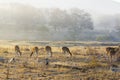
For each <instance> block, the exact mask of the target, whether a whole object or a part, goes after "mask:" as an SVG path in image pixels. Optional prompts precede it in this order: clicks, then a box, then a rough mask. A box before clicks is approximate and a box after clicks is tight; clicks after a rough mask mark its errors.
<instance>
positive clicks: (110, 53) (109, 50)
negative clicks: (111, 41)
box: [106, 46, 120, 62]
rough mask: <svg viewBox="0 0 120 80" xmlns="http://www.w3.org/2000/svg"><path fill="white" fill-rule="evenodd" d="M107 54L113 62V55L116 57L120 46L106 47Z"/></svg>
mask: <svg viewBox="0 0 120 80" xmlns="http://www.w3.org/2000/svg"><path fill="white" fill-rule="evenodd" d="M106 51H107V55H108V56H109V57H110V62H112V58H113V56H114V57H115V56H116V55H117V54H118V52H120V46H119V47H118V48H113V47H107V48H106Z"/></svg>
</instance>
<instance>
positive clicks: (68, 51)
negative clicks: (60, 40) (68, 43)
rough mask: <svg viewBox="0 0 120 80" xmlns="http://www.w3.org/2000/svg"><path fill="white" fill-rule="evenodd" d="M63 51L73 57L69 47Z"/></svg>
mask: <svg viewBox="0 0 120 80" xmlns="http://www.w3.org/2000/svg"><path fill="white" fill-rule="evenodd" d="M62 51H63V53H66V52H67V53H69V54H70V56H72V53H71V52H70V50H69V48H68V47H62Z"/></svg>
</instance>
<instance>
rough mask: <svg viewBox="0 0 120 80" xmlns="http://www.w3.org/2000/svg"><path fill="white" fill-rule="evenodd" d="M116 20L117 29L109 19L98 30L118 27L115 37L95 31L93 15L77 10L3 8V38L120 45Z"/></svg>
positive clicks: (0, 13) (0, 10)
mask: <svg viewBox="0 0 120 80" xmlns="http://www.w3.org/2000/svg"><path fill="white" fill-rule="evenodd" d="M116 18H117V19H118V20H117V22H114V24H115V25H113V24H111V22H112V19H111V21H110V19H108V20H107V18H106V19H103V20H101V23H100V22H99V23H98V25H99V26H115V27H114V28H115V32H114V34H113V33H111V32H109V31H96V30H95V29H94V27H95V25H94V21H93V19H92V17H91V14H90V13H88V12H86V11H84V10H81V9H78V8H72V9H67V10H62V9H59V8H53V9H52V8H51V9H42V8H35V7H32V6H29V5H20V4H14V5H9V6H7V7H4V8H3V7H2V8H0V33H1V34H0V38H1V39H13V40H46V41H47V40H69V41H71V40H72V41H79V40H80V41H91V40H94V41H96V40H97V41H118V40H120V38H117V35H116V34H119V32H120V27H119V22H120V21H119V19H120V18H118V17H116ZM116 18H115V20H116ZM115 20H114V21H115ZM112 23H113V22H112ZM106 24H108V25H106ZM110 24H111V25H110ZM112 34H113V35H112ZM114 35H116V36H114Z"/></svg>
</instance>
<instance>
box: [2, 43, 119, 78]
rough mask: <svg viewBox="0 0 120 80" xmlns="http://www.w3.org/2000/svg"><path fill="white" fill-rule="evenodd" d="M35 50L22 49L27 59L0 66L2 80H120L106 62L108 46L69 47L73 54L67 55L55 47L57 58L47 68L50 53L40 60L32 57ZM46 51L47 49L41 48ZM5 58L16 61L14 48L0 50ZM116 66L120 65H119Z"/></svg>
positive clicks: (40, 54) (51, 60) (17, 58)
mask: <svg viewBox="0 0 120 80" xmlns="http://www.w3.org/2000/svg"><path fill="white" fill-rule="evenodd" d="M32 47H34V45H31V46H22V45H20V48H21V51H22V52H23V55H22V56H21V57H16V62H13V63H10V64H8V63H1V64H0V80H5V79H10V80H11V79H12V80H119V79H120V73H117V74H116V75H115V73H114V72H111V71H110V70H109V64H108V61H107V59H105V57H104V56H105V53H106V52H105V47H104V46H99V47H96V46H88V47H83V46H77V47H76V46H75V47H69V48H70V51H71V52H72V54H73V57H70V55H69V54H63V53H62V50H61V48H60V47H52V50H53V57H52V58H49V59H50V64H49V65H45V58H47V56H46V52H45V51H44V50H43V51H40V52H39V60H38V62H37V60H36V59H35V58H34V56H33V57H32V58H30V57H29V55H30V52H31V51H27V50H26V49H31V48H32ZM38 47H39V48H44V47H45V46H38ZM0 55H1V57H4V58H7V59H10V58H12V57H15V52H14V46H12V45H11V46H10V45H9V46H3V45H2V46H0ZM115 64H118V65H119V64H120V63H119V62H117V63H115Z"/></svg>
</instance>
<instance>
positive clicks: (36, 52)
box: [30, 47, 39, 57]
mask: <svg viewBox="0 0 120 80" xmlns="http://www.w3.org/2000/svg"><path fill="white" fill-rule="evenodd" d="M38 51H39V48H38V47H34V48H32V52H31V54H30V57H32V55H33V54H34V53H35V55H36V56H37V57H38Z"/></svg>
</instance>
